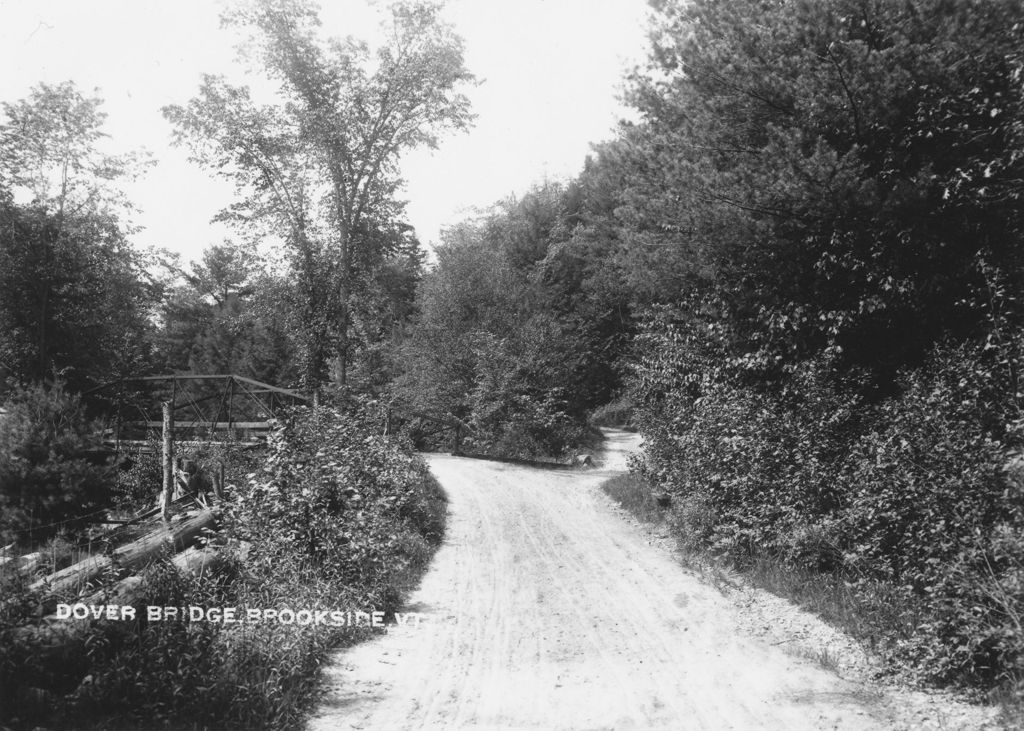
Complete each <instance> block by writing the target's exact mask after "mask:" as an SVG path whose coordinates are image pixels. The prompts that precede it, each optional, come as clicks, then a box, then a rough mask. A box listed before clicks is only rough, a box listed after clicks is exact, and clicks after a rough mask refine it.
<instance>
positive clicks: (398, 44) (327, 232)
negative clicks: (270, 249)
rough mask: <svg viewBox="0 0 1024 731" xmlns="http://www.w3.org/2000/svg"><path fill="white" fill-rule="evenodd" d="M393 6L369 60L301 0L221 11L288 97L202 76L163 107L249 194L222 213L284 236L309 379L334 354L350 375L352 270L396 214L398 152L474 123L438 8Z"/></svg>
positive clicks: (204, 157)
mask: <svg viewBox="0 0 1024 731" xmlns="http://www.w3.org/2000/svg"><path fill="white" fill-rule="evenodd" d="M391 14H392V17H391V25H390V27H389V29H388V34H387V42H386V44H385V45H384V46H383V47H382V48H381V49H379V50H378V52H377V53H376V55H375V56H371V54H370V51H369V48H368V46H367V45H366V44H365V43H363V42H360V41H357V40H355V39H353V38H351V37H350V38H346V39H343V40H338V39H332V40H330V41H324V40H322V39H321V38H320V36H319V35H318V26H319V19H318V17H317V14H316V10H315V7H314V6H313V5H311V4H309V3H307V2H304V1H303V0H295V1H287V2H284V1H281V0H253V2H250V3H247V4H245V5H243V6H241V7H240V8H239V9H238V11H237V12H236V13H234V14H231V15H228V16H226V20H227V22H228V23H229V24H232V25H235V26H238V27H241V28H243V29H246V30H248V31H249V32H250V33H251V45H252V48H253V49H254V50H255V54H254V55H255V57H256V58H257V59H258V60H259V61H260V62H261V63H262V67H263V70H264V71H265V72H266V73H267V74H268V75H269V76H270V77H271V78H272V79H274V80H276V81H277V82H279V84H280V88H279V93H280V99H281V102H280V103H279V104H276V105H262V106H259V105H256V104H255V103H253V101H252V100H251V96H250V93H249V91H248V89H247V88H245V87H236V86H231V85H229V84H228V83H227V82H226V81H224V80H223V79H217V78H213V77H207V78H206V79H205V80H204V83H203V86H202V87H201V89H200V94H199V96H197V97H196V98H194V99H193V100H192V101H191V102H190V103H189V104H188V105H187V106H185V107H179V106H175V107H168V108H167V109H166V110H165V114H166V116H167V117H168V119H169V120H171V122H172V123H173V124H174V125H175V126H176V127H177V133H178V137H179V139H181V140H187V141H189V142H190V143H191V144H192V145H193V148H194V149H195V151H196V153H197V159H199V160H201V161H204V162H205V163H206V164H207V165H208V166H209V167H211V168H213V169H215V170H217V171H218V172H219V173H220V174H223V175H226V176H227V177H230V178H232V179H234V180H235V181H236V182H237V183H238V185H239V188H240V189H244V190H246V191H247V193H248V196H247V198H246V199H245V200H244V201H241V202H239V203H238V204H236V205H234V206H232V208H231V209H230V210H229V211H228V213H227V217H228V218H230V219H232V220H235V221H244V222H252V221H253V220H263V221H267V222H269V223H271V224H272V225H273V226H274V228H275V229H276V232H277V233H278V234H279V235H281V236H282V237H283V238H284V239H285V240H286V241H287V242H288V243H289V245H290V247H291V250H292V252H293V267H294V270H295V272H296V273H297V274H298V279H299V286H300V287H301V288H302V289H303V290H304V291H305V293H306V297H305V300H306V301H305V307H306V312H304V313H303V319H304V320H305V321H307V322H308V328H309V333H310V337H309V343H308V348H307V350H308V351H309V353H308V357H307V368H306V380H307V382H308V383H307V385H308V386H310V387H313V388H316V387H318V386H319V385H320V383H321V382H322V381H323V380H324V378H325V375H326V362H327V357H328V355H329V354H330V352H331V351H332V349H333V350H335V351H336V354H337V356H338V359H339V374H338V379H339V382H340V384H341V385H342V386H343V387H344V385H345V384H346V381H347V370H348V363H349V360H350V353H349V349H350V348H349V345H350V326H351V319H352V318H351V313H352V302H351V298H352V296H353V294H354V292H355V291H356V286H355V282H356V280H357V279H358V277H359V276H360V275H361V274H363V272H360V271H359V270H358V269H357V265H358V264H359V263H360V262H361V261H362V259H363V256H362V255H363V253H365V252H366V251H367V250H369V249H370V247H372V246H373V244H374V242H375V241H379V238H376V237H375V236H374V234H373V232H374V230H375V229H378V228H380V227H385V228H386V227H387V226H388V225H389V222H390V221H392V220H394V219H396V218H397V217H398V216H399V215H400V213H401V208H402V206H401V204H400V203H398V202H397V201H396V199H395V194H396V191H397V188H398V185H399V180H398V171H397V162H398V159H399V156H400V155H401V153H402V152H404V151H406V150H409V149H412V148H415V147H419V146H423V145H427V146H434V145H436V143H437V140H438V137H439V135H440V134H442V133H443V132H445V131H448V130H458V129H465V128H466V127H467V126H468V124H469V123H470V121H471V115H470V113H469V101H468V99H467V98H466V97H465V95H463V94H462V93H460V92H459V88H460V87H461V86H463V85H464V84H466V83H468V82H470V81H471V80H472V76H471V75H470V74H469V72H468V71H466V69H465V67H464V65H463V58H462V43H461V40H460V39H459V38H458V37H457V36H456V35H455V34H454V33H453V31H452V29H451V28H450V27H449V26H448V25H446V24H445V23H443V22H442V21H441V20H440V17H439V8H438V6H436V5H432V4H427V3H398V4H395V5H394V6H392V12H391ZM326 293H329V294H326ZM335 320H336V321H337V324H336V326H334V321H335ZM332 326H334V329H335V330H336V335H335V337H334V338H333V339H334V340H336V345H335V344H332V343H330V342H328V341H329V340H331V339H332V338H331V329H332Z"/></svg>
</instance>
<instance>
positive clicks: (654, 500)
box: [601, 472, 668, 524]
mask: <svg viewBox="0 0 1024 731" xmlns="http://www.w3.org/2000/svg"><path fill="white" fill-rule="evenodd" d="M601 489H602V490H604V491H605V492H606V493H607V494H608V495H609V496H610V497H611V498H612V499H613V500H615V502H617V503H618V504H619V505H621V506H622V507H624V508H625V509H626V510H628V511H629V512H630V513H632V514H633V515H635V516H636V517H637V518H639V519H640V520H642V521H644V522H645V523H654V524H657V523H662V522H663V521H664V520H665V519H666V517H667V516H666V514H667V512H668V510H667V508H668V502H667V501H666V500H665V499H664V497H661V498H660V499H659V497H658V496H655V494H654V492H653V490H652V489H651V487H650V486H649V485H648V484H647V483H646V482H644V481H643V480H641V479H640V478H639V477H637V476H636V475H634V474H633V473H632V472H627V473H625V474H623V475H616V476H615V477H612V478H611V479H610V480H608V481H607V482H605V483H604V484H602V485H601Z"/></svg>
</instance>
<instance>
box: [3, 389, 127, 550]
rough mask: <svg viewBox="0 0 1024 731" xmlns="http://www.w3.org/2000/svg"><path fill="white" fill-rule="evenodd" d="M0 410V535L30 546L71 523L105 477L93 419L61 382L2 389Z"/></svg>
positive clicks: (104, 488) (96, 499)
mask: <svg viewBox="0 0 1024 731" xmlns="http://www.w3.org/2000/svg"><path fill="white" fill-rule="evenodd" d="M3 407H4V413H2V414H0V542H2V543H3V544H5V545H6V544H8V543H12V542H16V543H19V544H25V545H31V544H32V543H33V542H36V541H40V540H42V539H45V538H47V537H49V536H52V535H54V534H56V533H58V532H61V531H72V530H75V529H79V528H81V527H82V525H83V524H84V522H83V517H84V516H87V515H88V514H90V513H94V512H96V510H97V509H102V508H103V507H104V506H105V505H106V504H107V502H108V500H109V498H110V494H111V486H112V484H113V475H112V469H111V467H110V466H109V465H108V464H107V460H106V458H105V455H103V454H102V453H100V454H99V456H98V458H97V453H96V452H95V450H96V449H97V447H99V439H98V438H97V425H96V424H94V423H92V421H91V420H89V419H88V418H87V417H86V415H85V411H84V409H83V408H82V406H81V403H80V400H79V399H78V397H77V396H75V395H73V394H70V393H68V392H67V391H66V390H65V389H64V387H63V385H62V384H60V383H58V384H56V385H54V386H53V387H46V386H31V387H26V388H19V389H16V390H14V391H12V392H11V393H9V394H8V398H7V400H6V401H5V402H4V403H3Z"/></svg>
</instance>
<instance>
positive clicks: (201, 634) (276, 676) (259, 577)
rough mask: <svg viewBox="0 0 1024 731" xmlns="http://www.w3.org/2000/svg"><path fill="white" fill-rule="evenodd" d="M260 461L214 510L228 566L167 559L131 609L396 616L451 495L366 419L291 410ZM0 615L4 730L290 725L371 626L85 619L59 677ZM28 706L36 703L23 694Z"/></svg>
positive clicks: (357, 413) (357, 414)
mask: <svg viewBox="0 0 1024 731" xmlns="http://www.w3.org/2000/svg"><path fill="white" fill-rule="evenodd" d="M264 456H265V458H266V459H265V460H264V461H263V462H262V463H261V464H260V466H259V469H257V470H256V471H255V472H252V473H250V474H249V475H248V477H246V478H245V479H244V480H243V481H242V484H238V485H235V486H233V487H231V489H230V490H229V493H228V496H227V499H226V501H225V504H224V505H223V510H224V513H223V515H222V523H223V524H224V528H223V531H222V532H223V533H224V534H225V535H223V536H221V538H226V537H230V538H233V539H238V540H240V541H244V543H233V544H231V545H233V546H239V547H241V550H236V549H234V548H232V549H226V550H227V551H228V554H229V555H228V556H227V560H226V562H222V564H221V565H220V567H219V568H218V569H217V570H216V571H214V572H212V573H210V572H208V573H206V574H204V575H203V576H202V577H200V578H194V577H187V576H182V575H180V574H179V573H178V572H177V571H176V570H175V569H174V567H173V566H171V565H170V563H169V562H167V561H166V560H162V561H160V562H157V563H156V564H154V565H152V566H151V567H149V569H147V571H146V572H145V574H144V582H143V586H144V595H143V597H142V598H141V599H138V601H137V604H138V605H139V607H140V609H139V611H140V616H141V617H144V615H145V610H144V605H157V606H174V607H183V606H185V607H187V606H198V607H206V608H210V607H235V608H236V610H237V615H238V616H239V617H245V616H246V615H245V612H246V610H247V609H250V608H253V609H260V610H265V609H274V610H283V609H290V610H292V611H293V612H298V611H300V610H310V611H316V610H338V611H345V612H355V611H360V612H370V611H384V612H393V611H394V610H395V609H397V608H398V607H399V603H400V601H401V600H402V596H403V594H404V593H405V592H406V591H407V590H409V589H410V588H412V586H413V584H414V582H415V581H416V580H417V579H418V577H419V576H420V575H421V574H422V572H423V570H424V569H425V567H426V565H427V563H428V561H429V560H430V557H431V556H432V554H433V551H434V550H435V549H436V547H437V545H438V544H439V543H440V540H441V538H442V535H443V531H444V521H445V514H446V508H445V498H444V494H443V492H442V491H441V488H440V486H439V485H437V483H436V481H434V480H433V478H432V477H431V476H430V474H429V473H428V471H427V469H426V466H425V464H424V463H423V462H422V461H421V460H419V459H418V458H416V457H415V456H414V455H413V454H411V452H409V451H408V450H407V449H406V448H405V447H403V446H402V445H400V444H398V443H396V442H394V441H392V440H389V439H387V438H385V437H382V436H379V424H377V423H376V420H375V418H374V417H372V416H370V415H369V414H368V413H366V412H364V411H363V410H360V409H354V410H352V411H349V412H345V413H341V412H339V411H336V410H333V409H330V408H327V407H322V408H319V409H317V410H315V411H313V410H310V409H305V408H303V409H296V410H294V411H293V412H292V413H291V414H289V415H288V416H287V417H286V418H285V419H284V420H283V421H282V423H281V425H280V426H279V428H278V429H277V430H276V432H275V433H274V434H273V436H272V438H271V442H270V446H269V450H268V452H267V454H266V455H264ZM30 603H31V602H28V603H26V606H27V605H28V604H30ZM29 611H30V610H29ZM24 614H25V612H21V615H22V617H23V616H24ZM4 619H5V624H4V625H3V626H0V650H2V652H0V658H3V661H2V662H0V670H2V672H3V675H2V676H0V685H2V686H4V688H3V690H4V693H5V695H6V696H7V697H9V698H10V699H15V700H16V701H17V702H16V703H10V704H6V703H5V704H3V705H0V723H13V724H14V725H15V726H16V727H17V726H20V725H25V724H29V727H31V724H36V723H43V724H45V725H46V726H47V727H50V728H72V727H73V728H83V727H87V728H121V727H124V728H138V727H141V726H143V725H145V726H146V727H157V726H164V727H170V728H195V729H200V728H225V729H231V728H234V729H247V730H248V729H259V728H266V729H287V728H298V727H300V726H301V725H302V723H303V714H304V712H305V711H306V709H307V707H308V705H309V703H310V702H311V700H312V699H313V698H314V697H315V692H316V688H317V685H318V676H317V673H318V669H319V667H320V665H321V663H322V662H323V660H324V658H325V657H326V655H327V653H328V652H329V651H330V650H331V649H332V648H335V647H338V646H339V645H342V644H345V643H350V642H355V641H356V640H358V639H360V638H362V637H365V636H367V635H368V634H369V633H370V629H369V628H367V627H365V626H362V627H353V626H332V625H330V624H315V623H314V624H299V623H292V624H282V623H279V622H276V621H267V622H255V623H253V622H242V623H238V624H223V623H216V622H205V621H199V622H190V621H156V622H150V621H145V620H144V619H140V621H136V622H94V623H92V624H91V625H90V626H89V627H88V628H86V629H85V631H84V632H83V634H82V635H81V637H80V639H79V642H78V643H77V644H76V645H75V649H74V657H75V658H77V660H76V662H77V664H76V665H74V667H73V668H70V670H71V671H73V672H63V673H59V678H58V677H57V676H56V675H53V673H52V672H51V670H52V667H53V666H54V665H53V662H52V658H51V659H50V660H47V657H48V656H46V655H45V654H44V653H42V652H40V650H41V648H40V647H35V646H33V645H32V644H31V642H27V643H26V642H22V643H20V644H18V643H16V642H15V644H14V645H12V644H11V643H12V642H14V640H13V639H12V637H13V636H12V635H11V634H10V633H7V632H4V631H3V630H6V629H8V628H9V627H10V626H12V625H11V623H6V618H4ZM47 663H49V664H47ZM37 665H38V667H36V666H37ZM32 668H35V670H32ZM29 670H32V672H28V671H29ZM48 673H49V674H48ZM51 676H52V678H53V683H51V685H53V687H45V686H46V684H47V682H49V681H47V678H49V677H51ZM57 680H59V681H60V682H59V687H58V685H55V684H56V683H57ZM37 683H38V684H41V687H39V686H36V685H33V684H37ZM29 685H33V687H28V686H29ZM34 697H38V698H45V701H44V702H40V703H36V704H31V703H29V702H28V701H26V700H25V699H26V698H34ZM15 715H17V718H14V716H15ZM72 719H73V720H72Z"/></svg>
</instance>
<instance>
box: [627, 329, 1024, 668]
mask: <svg viewBox="0 0 1024 731" xmlns="http://www.w3.org/2000/svg"><path fill="white" fill-rule="evenodd" d="M666 352H670V351H667V350H666V351H663V352H661V354H660V357H662V358H664V357H665V356H666ZM1005 355H1006V352H1005V350H1004V351H1002V353H999V352H994V351H993V349H992V348H987V349H986V348H983V347H977V346H970V345H962V346H945V347H941V348H938V349H936V351H935V352H934V353H933V354H932V356H931V358H930V360H929V361H928V363H927V364H926V365H925V366H924V367H922V368H919V369H917V370H913V371H908V372H906V373H905V374H904V375H903V377H902V380H901V382H900V386H901V390H900V392H899V393H898V394H897V395H895V396H892V397H889V398H885V399H881V400H878V401H871V400H867V399H865V398H864V397H862V396H856V394H857V390H856V389H852V388H846V389H843V388H842V387H841V386H842V385H843V384H840V382H839V381H838V379H836V378H835V377H834V375H833V374H832V373H831V372H830V371H829V368H828V364H827V363H826V362H824V361H821V360H819V361H812V362H809V363H805V364H803V365H801V366H799V367H794V368H790V369H789V370H788V372H787V374H786V378H785V379H784V380H782V381H781V382H780V383H779V384H777V385H774V386H773V385H772V384H770V383H768V384H767V385H765V384H762V386H761V387H759V388H756V387H754V386H752V385H749V384H744V383H743V380H742V378H739V377H736V375H735V374H736V371H735V370H734V371H732V372H731V373H730V371H729V369H728V368H718V369H706V370H701V371H699V373H700V374H701V378H700V380H699V387H698V388H696V389H693V388H690V385H691V384H692V383H693V380H689V381H687V380H686V379H685V378H680V379H678V380H677V381H676V382H675V383H674V385H673V386H672V387H671V388H669V389H667V390H666V391H665V392H663V395H662V396H661V398H658V399H655V398H650V397H649V394H648V397H647V399H646V401H645V402H644V408H645V410H646V413H645V415H644V418H643V420H642V423H643V424H644V432H645V438H646V442H647V451H646V453H645V456H644V459H643V460H641V461H640V462H639V464H638V469H639V471H640V472H641V473H642V475H643V476H644V477H646V478H647V479H649V480H650V481H651V482H652V483H653V484H654V485H656V486H657V488H658V489H661V490H664V491H665V492H666V493H668V494H669V495H670V496H671V502H672V506H673V507H672V512H671V515H672V521H673V523H674V526H675V530H676V533H677V535H678V536H679V538H680V541H681V542H682V543H683V544H684V545H685V546H687V547H689V548H690V549H694V550H698V551H703V552H708V553H711V554H714V555H716V556H720V557H724V558H726V559H728V560H729V561H731V562H732V563H733V564H735V565H739V566H745V565H750V564H751V563H753V562H757V561H762V560H764V559H765V557H766V556H767V557H770V559H769V560H771V561H775V562H781V564H782V565H786V566H789V567H791V569H792V570H794V571H797V572H808V571H810V572H815V573H819V574H826V575H828V576H830V577H834V578H835V580H836V581H838V582H842V583H844V584H849V585H850V586H851V587H852V591H853V592H854V593H855V594H856V593H860V594H861V596H860V597H859V598H858V599H857V600H856V602H855V603H858V604H860V605H863V606H873V601H872V596H873V595H875V594H878V593H879V591H882V592H884V593H885V594H886V595H887V596H889V597H894V598H899V601H900V602H901V603H902V605H903V609H900V610H898V611H895V612H893V614H892V616H893V617H900V618H901V619H900V620H899V621H898V622H897V621H895V620H894V622H893V624H892V625H891V626H890V627H889V628H888V632H887V634H885V636H883V637H882V638H881V640H882V642H881V646H882V649H883V651H884V652H885V654H886V655H887V657H889V659H890V660H892V661H893V665H894V667H900V668H904V669H907V670H909V671H910V672H912V673H913V674H914V675H916V676H917V677H918V678H919V679H921V680H924V681H929V682H942V683H948V682H954V683H959V684H964V685H989V684H991V683H993V682H998V681H1005V680H1012V679H1013V678H1015V677H1019V676H1020V674H1021V671H1022V670H1024V634H1022V633H1021V616H1022V613H1024V549H1022V548H1021V546H1022V545H1024V542H1022V538H1024V485H1022V484H1020V482H1019V481H1018V482H1014V481H1012V480H1008V479H1007V477H1006V471H1005V469H1004V466H1005V464H1006V462H1007V456H1006V455H1007V449H1008V448H1017V447H1019V444H1018V442H1017V441H1016V440H1018V439H1019V434H1018V429H1017V425H1018V423H1019V415H1018V412H1017V410H1016V406H1015V402H1014V398H1013V396H1012V394H1013V393H1014V391H1013V390H1011V388H1012V384H1013V378H1012V377H1011V375H1012V372H1011V371H1010V370H1007V368H1006V367H1005V366H1006V364H1007V363H1008V362H1013V359H1012V358H1011V359H1009V360H1008V359H1007V358H1006V357H1005ZM676 365H677V366H678V362H677V364H676ZM670 370H671V369H666V370H665V371H664V372H666V373H667V372H670ZM677 372H678V371H677ZM845 385H849V384H845ZM880 587H882V588H881V589H880ZM911 616H913V617H915V618H916V619H914V620H912V621H904V619H905V618H906V617H911ZM908 627H909V629H908ZM873 631H874V630H873Z"/></svg>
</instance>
